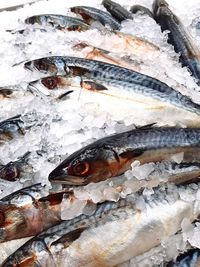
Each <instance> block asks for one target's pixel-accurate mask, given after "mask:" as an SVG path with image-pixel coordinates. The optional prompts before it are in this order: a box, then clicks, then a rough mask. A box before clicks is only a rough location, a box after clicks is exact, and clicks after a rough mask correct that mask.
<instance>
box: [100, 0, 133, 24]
mask: <svg viewBox="0 0 200 267" xmlns="http://www.w3.org/2000/svg"><path fill="white" fill-rule="evenodd" d="M102 5H103V6H104V7H105V8H106V9H107V11H108V12H109V13H110V14H111V15H112V16H113V17H114V18H115V19H116V20H117V21H118V22H119V23H121V22H122V21H124V20H127V19H133V17H132V14H131V13H130V12H129V11H128V10H126V9H125V8H124V7H122V6H121V5H120V4H118V3H116V2H114V1H111V0H103V2H102Z"/></svg>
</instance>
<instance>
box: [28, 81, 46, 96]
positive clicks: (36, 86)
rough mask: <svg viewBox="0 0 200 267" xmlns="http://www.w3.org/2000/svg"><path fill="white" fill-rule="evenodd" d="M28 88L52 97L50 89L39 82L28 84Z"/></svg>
mask: <svg viewBox="0 0 200 267" xmlns="http://www.w3.org/2000/svg"><path fill="white" fill-rule="evenodd" d="M28 88H29V89H31V91H36V92H40V93H42V94H43V95H46V96H49V95H50V93H49V91H48V89H47V88H45V87H44V86H43V84H42V83H41V82H40V81H38V80H36V81H32V82H30V83H29V84H28Z"/></svg>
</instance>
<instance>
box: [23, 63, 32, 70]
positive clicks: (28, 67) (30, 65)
mask: <svg viewBox="0 0 200 267" xmlns="http://www.w3.org/2000/svg"><path fill="white" fill-rule="evenodd" d="M24 68H25V69H27V70H30V71H33V67H32V64H31V61H28V62H26V63H24Z"/></svg>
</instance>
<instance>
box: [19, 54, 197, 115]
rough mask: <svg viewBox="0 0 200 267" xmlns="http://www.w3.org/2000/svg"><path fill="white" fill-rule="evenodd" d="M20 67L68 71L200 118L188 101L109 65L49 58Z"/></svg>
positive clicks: (157, 83)
mask: <svg viewBox="0 0 200 267" xmlns="http://www.w3.org/2000/svg"><path fill="white" fill-rule="evenodd" d="M24 66H25V68H27V69H29V70H31V71H33V70H37V71H40V72H42V73H45V74H60V75H66V74H69V73H70V71H71V72H73V73H74V72H76V75H77V76H81V75H83V74H84V75H85V76H87V77H88V78H90V79H93V80H95V81H96V82H99V83H102V85H104V86H105V87H106V85H108V86H109V85H110V86H114V87H117V88H120V90H124V91H126V90H127V91H128V92H133V93H136V94H140V95H145V96H148V97H151V98H154V99H157V100H159V101H163V102H167V103H169V104H172V105H174V106H176V107H179V108H183V109H186V110H188V111H191V112H194V113H197V114H198V115H200V105H199V104H196V103H194V102H192V100H191V99H190V98H189V97H187V96H185V95H182V94H181V93H179V92H177V91H176V90H174V89H173V88H171V87H169V86H168V85H167V84H165V83H163V82H161V81H159V80H157V79H155V78H152V77H150V76H147V75H144V74H141V73H139V72H136V71H133V70H129V69H126V68H122V67H119V66H116V65H113V64H109V63H104V62H101V61H97V60H89V59H84V58H77V57H59V56H52V57H47V58H40V59H36V60H32V61H28V62H26V63H25V64H24ZM76 70H77V71H76ZM104 83H105V84H104Z"/></svg>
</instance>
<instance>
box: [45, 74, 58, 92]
mask: <svg viewBox="0 0 200 267" xmlns="http://www.w3.org/2000/svg"><path fill="white" fill-rule="evenodd" d="M42 83H43V84H44V86H45V87H47V88H48V89H54V88H56V86H57V79H56V78H50V77H49V78H44V79H42Z"/></svg>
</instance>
